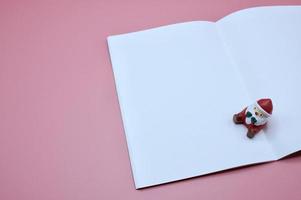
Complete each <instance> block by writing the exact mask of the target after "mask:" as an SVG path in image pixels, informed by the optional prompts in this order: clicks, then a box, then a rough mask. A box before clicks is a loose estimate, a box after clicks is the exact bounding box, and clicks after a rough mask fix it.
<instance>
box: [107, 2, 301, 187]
mask: <svg viewBox="0 0 301 200" xmlns="http://www.w3.org/2000/svg"><path fill="white" fill-rule="evenodd" d="M108 44H109V51H110V55H111V60H112V65H113V71H114V76H115V81H116V87H117V92H118V98H119V103H120V108H121V113H122V119H123V124H124V129H125V134H126V139H127V144H128V149H129V154H130V160H131V166H132V172H133V176H134V180H135V185H136V188H142V187H147V186H152V185H156V184H162V183H167V182H171V181H175V180H180V179H185V178H189V177H194V176H199V175H204V174H208V173H212V172H217V171H221V170H225V169H229V168H233V167H238V166H242V165H249V164H253V163H261V162H267V161H273V160H277V159H280V158H282V157H283V156H286V155H288V154H290V153H293V152H295V151H298V150H301V131H300V129H299V125H300V123H301V106H300V102H301V6H273V7H258V8H251V9H245V10H241V11H238V12H235V13H233V14H230V15H228V16H226V17H224V18H222V19H221V20H219V21H217V22H207V21H193V22H187V23H180V24H174V25H169V26H163V27H159V28H154V29H149V30H145V31H139V32H134V33H129V34H122V35H116V36H110V37H109V38H108ZM264 97H269V98H271V99H272V100H273V103H274V112H273V116H272V117H271V119H270V120H269V123H268V127H267V129H266V130H264V131H263V132H261V133H259V134H257V135H256V137H255V138H253V139H252V140H250V139H248V138H247V137H246V128H245V127H244V126H237V125H235V124H234V123H233V122H232V116H233V114H234V113H237V112H239V111H240V110H241V109H242V108H243V107H244V106H247V105H248V104H251V103H253V102H255V101H256V100H257V99H260V98H264Z"/></svg>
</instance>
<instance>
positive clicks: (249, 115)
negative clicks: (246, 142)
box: [245, 104, 268, 126]
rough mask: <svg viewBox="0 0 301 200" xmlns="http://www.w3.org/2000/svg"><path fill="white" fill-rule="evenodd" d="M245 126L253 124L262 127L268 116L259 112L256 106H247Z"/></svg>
mask: <svg viewBox="0 0 301 200" xmlns="http://www.w3.org/2000/svg"><path fill="white" fill-rule="evenodd" d="M245 114H246V124H254V125H256V126H260V125H263V124H265V123H266V122H267V120H268V116H267V115H266V114H265V113H264V112H262V111H261V109H260V108H258V106H257V105H256V104H252V105H250V106H248V108H247V109H246V113H245Z"/></svg>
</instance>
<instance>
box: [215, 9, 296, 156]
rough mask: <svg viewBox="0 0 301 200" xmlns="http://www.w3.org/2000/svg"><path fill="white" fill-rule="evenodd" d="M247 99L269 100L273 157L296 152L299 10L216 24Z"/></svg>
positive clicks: (251, 13)
mask: <svg viewBox="0 0 301 200" xmlns="http://www.w3.org/2000/svg"><path fill="white" fill-rule="evenodd" d="M217 27H218V28H219V30H220V32H221V35H222V36H223V39H224V41H225V42H226V43H227V48H228V51H229V52H231V55H232V57H233V58H234V60H235V65H236V68H237V69H238V70H239V71H240V74H241V76H242V77H243V80H244V82H245V85H246V88H247V91H248V93H249V95H250V97H251V98H252V99H258V98H262V97H270V98H272V100H273V103H274V114H273V117H272V118H271V121H270V122H269V124H268V125H269V126H268V129H266V130H265V132H266V135H267V137H268V141H269V142H270V143H271V144H272V146H273V147H274V149H275V152H276V153H277V156H278V158H280V157H283V156H286V155H288V154H290V153H292V152H295V151H298V150H300V149H301V134H300V131H299V127H298V126H299V124H300V122H301V115H300V113H301V107H300V106H299V104H300V102H301V80H300V79H301V6H274V7H260V8H253V9H248V10H243V11H240V12H238V13H234V14H232V15H230V16H227V17H225V18H224V19H222V20H220V21H219V22H218V23H217Z"/></svg>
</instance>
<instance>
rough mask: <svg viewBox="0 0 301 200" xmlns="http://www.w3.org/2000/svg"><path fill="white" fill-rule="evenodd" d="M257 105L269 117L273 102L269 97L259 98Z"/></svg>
mask: <svg viewBox="0 0 301 200" xmlns="http://www.w3.org/2000/svg"><path fill="white" fill-rule="evenodd" d="M256 103H257V107H258V108H259V109H260V110H261V111H262V112H263V113H264V114H265V115H266V117H269V116H270V115H271V114H272V112H273V103H272V100H271V99H259V100H258V101H257V102H256Z"/></svg>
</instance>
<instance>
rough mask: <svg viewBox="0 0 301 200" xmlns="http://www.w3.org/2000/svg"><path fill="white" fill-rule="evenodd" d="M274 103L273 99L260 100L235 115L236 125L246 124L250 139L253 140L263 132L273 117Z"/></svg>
mask: <svg viewBox="0 0 301 200" xmlns="http://www.w3.org/2000/svg"><path fill="white" fill-rule="evenodd" d="M272 112H273V103H272V100H271V99H260V100H258V101H257V102H255V103H254V104H252V105H250V106H248V107H246V108H244V109H243V110H242V111H241V112H240V113H237V114H234V115H233V121H234V123H235V124H244V125H245V126H246V127H247V129H248V133H247V136H248V138H253V137H254V136H255V134H256V133H258V132H259V131H261V130H262V129H263V128H264V127H265V126H266V123H267V121H268V118H269V117H270V116H271V115H272Z"/></svg>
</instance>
